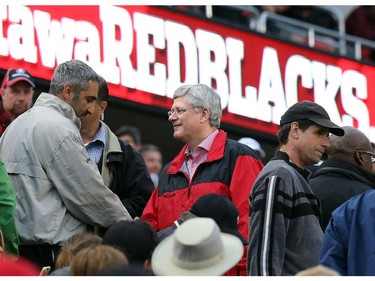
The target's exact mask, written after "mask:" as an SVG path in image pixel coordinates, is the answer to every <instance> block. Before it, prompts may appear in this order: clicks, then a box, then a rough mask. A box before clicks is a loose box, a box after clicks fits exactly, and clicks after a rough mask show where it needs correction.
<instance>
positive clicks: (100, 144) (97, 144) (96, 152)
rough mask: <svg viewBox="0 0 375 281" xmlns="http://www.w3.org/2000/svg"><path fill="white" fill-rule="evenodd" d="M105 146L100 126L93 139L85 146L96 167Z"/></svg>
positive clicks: (103, 134) (103, 133) (102, 129)
mask: <svg viewBox="0 0 375 281" xmlns="http://www.w3.org/2000/svg"><path fill="white" fill-rule="evenodd" d="M105 144H106V141H105V132H104V128H103V126H102V125H100V128H99V131H98V132H97V133H96V135H95V137H94V139H93V140H92V141H90V142H89V143H86V144H85V147H86V150H87V153H88V155H89V157H90V159H91V160H92V161H93V162H94V163H96V164H97V165H98V163H99V161H100V158H101V157H102V154H103V149H104V147H105Z"/></svg>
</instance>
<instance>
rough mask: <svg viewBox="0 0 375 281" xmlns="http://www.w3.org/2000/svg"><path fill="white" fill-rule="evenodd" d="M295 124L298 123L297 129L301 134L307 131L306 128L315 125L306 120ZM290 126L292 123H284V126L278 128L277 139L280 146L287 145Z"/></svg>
mask: <svg viewBox="0 0 375 281" xmlns="http://www.w3.org/2000/svg"><path fill="white" fill-rule="evenodd" d="M295 122H297V123H298V126H299V128H300V129H301V131H302V132H304V131H305V130H307V128H308V127H310V126H311V125H314V124H316V123H314V122H312V121H310V120H308V119H301V120H296V121H295ZM291 124H292V123H286V124H284V125H282V126H281V127H280V130H279V132H278V133H277V137H278V138H279V144H280V145H283V144H287V143H288V136H289V132H290V129H291Z"/></svg>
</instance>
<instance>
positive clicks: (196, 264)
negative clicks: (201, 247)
mask: <svg viewBox="0 0 375 281" xmlns="http://www.w3.org/2000/svg"><path fill="white" fill-rule="evenodd" d="M223 258H224V251H220V252H219V253H218V254H217V255H216V256H213V257H211V258H208V259H205V260H202V261H183V260H181V259H179V258H177V257H172V260H173V262H174V263H175V264H176V265H177V266H179V267H181V268H185V269H201V268H206V267H209V266H211V265H214V264H217V263H218V262H219V261H221V260H222V259H223Z"/></svg>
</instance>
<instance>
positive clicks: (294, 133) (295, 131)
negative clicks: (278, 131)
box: [289, 122, 300, 139]
mask: <svg viewBox="0 0 375 281" xmlns="http://www.w3.org/2000/svg"><path fill="white" fill-rule="evenodd" d="M289 134H290V136H291V137H292V138H293V139H298V138H299V134H300V129H299V125H298V122H292V123H291V124H290V133H289Z"/></svg>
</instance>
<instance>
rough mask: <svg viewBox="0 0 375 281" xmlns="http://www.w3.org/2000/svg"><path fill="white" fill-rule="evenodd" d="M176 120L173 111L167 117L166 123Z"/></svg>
mask: <svg viewBox="0 0 375 281" xmlns="http://www.w3.org/2000/svg"><path fill="white" fill-rule="evenodd" d="M176 119H177V114H176V111H173V113H172V114H171V115H170V116H168V121H169V122H172V121H173V120H176Z"/></svg>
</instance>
